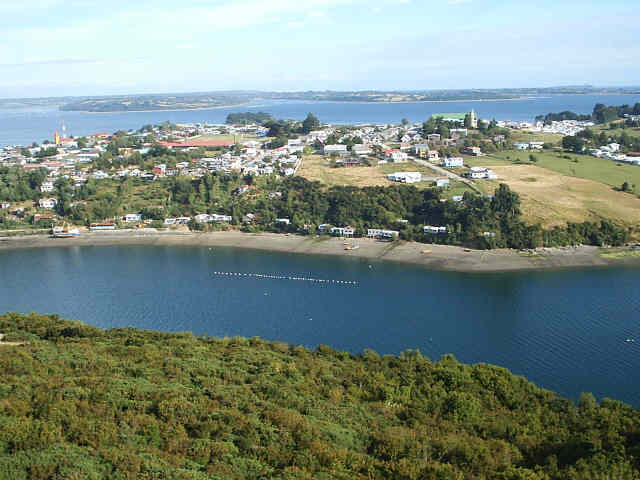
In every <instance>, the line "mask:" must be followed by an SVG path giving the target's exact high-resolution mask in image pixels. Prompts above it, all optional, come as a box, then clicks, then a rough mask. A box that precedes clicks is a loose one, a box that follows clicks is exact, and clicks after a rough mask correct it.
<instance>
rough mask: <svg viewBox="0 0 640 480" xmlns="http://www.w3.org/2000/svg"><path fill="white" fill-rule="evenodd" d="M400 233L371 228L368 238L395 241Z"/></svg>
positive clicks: (368, 231)
mask: <svg viewBox="0 0 640 480" xmlns="http://www.w3.org/2000/svg"><path fill="white" fill-rule="evenodd" d="M399 235H400V232H398V231H396V230H383V229H380V228H369V229H368V230H367V237H369V238H382V239H386V240H393V239H394V238H398V236H399Z"/></svg>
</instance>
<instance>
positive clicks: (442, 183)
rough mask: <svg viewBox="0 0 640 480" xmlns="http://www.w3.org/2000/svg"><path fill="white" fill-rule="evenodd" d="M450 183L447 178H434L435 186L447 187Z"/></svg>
mask: <svg viewBox="0 0 640 480" xmlns="http://www.w3.org/2000/svg"><path fill="white" fill-rule="evenodd" d="M450 184H451V182H450V181H449V179H448V178H438V179H436V187H440V188H444V187H448V186H449V185H450Z"/></svg>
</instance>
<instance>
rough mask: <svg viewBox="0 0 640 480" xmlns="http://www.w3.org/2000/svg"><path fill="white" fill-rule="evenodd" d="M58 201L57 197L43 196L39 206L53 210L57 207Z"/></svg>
mask: <svg viewBox="0 0 640 480" xmlns="http://www.w3.org/2000/svg"><path fill="white" fill-rule="evenodd" d="M57 204H58V201H57V200H56V199H55V198H41V199H40V200H39V201H38V206H39V207H40V208H44V209H45V210H52V209H54V208H56V205H57Z"/></svg>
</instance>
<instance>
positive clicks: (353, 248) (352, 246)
mask: <svg viewBox="0 0 640 480" xmlns="http://www.w3.org/2000/svg"><path fill="white" fill-rule="evenodd" d="M359 248H360V245H351V246H349V247H345V250H357V249H359Z"/></svg>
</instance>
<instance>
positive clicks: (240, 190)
mask: <svg viewBox="0 0 640 480" xmlns="http://www.w3.org/2000/svg"><path fill="white" fill-rule="evenodd" d="M248 190H249V185H241V186H239V187H238V189H237V190H236V192H237V194H238V195H243V194H245V193H247V191H248Z"/></svg>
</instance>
